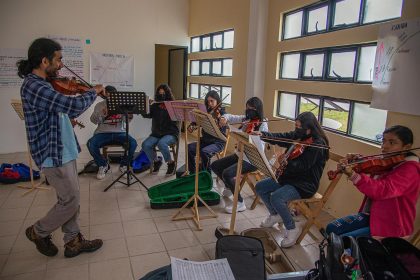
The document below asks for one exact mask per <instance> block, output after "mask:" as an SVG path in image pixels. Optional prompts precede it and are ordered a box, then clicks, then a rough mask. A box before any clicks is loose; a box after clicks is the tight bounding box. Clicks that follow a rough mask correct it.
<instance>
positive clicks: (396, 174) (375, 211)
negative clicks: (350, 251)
mask: <svg viewBox="0 0 420 280" xmlns="http://www.w3.org/2000/svg"><path fill="white" fill-rule="evenodd" d="M412 144H413V132H412V131H411V129H409V128H408V127H405V126H402V125H395V126H392V127H390V128H387V129H385V131H384V132H383V139H382V152H383V153H392V152H396V153H398V152H401V151H404V150H407V149H410V148H411V147H412ZM401 155H402V156H403V157H404V161H402V162H401V163H399V164H397V165H395V166H393V167H390V168H389V170H387V171H385V172H384V173H382V174H380V175H373V176H372V175H367V174H364V173H363V172H356V171H354V170H353V169H352V168H351V166H346V167H345V168H344V170H343V172H344V174H346V175H347V177H348V178H349V180H350V181H351V182H352V183H353V185H354V186H355V187H356V188H357V189H358V190H359V191H360V192H361V193H363V194H364V195H365V197H364V199H363V203H362V205H361V207H360V210H359V213H357V214H354V215H350V216H347V217H343V218H340V219H337V220H334V221H332V222H331V223H329V224H328V225H327V228H326V231H327V233H331V232H334V233H336V234H338V235H343V236H354V237H359V236H372V237H375V238H383V237H409V236H410V235H411V234H412V233H413V230H414V221H415V218H416V204H417V199H418V197H419V193H420V164H419V157H418V156H417V155H416V154H414V153H412V152H406V153H401ZM360 156H361V155H358V154H348V155H347V157H346V159H345V160H344V161H343V162H342V163H341V164H345V163H347V162H348V161H353V160H357V158H358V157H360ZM341 164H339V168H341V167H340V165H341Z"/></svg>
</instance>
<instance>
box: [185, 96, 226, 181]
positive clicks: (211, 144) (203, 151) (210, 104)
mask: <svg viewBox="0 0 420 280" xmlns="http://www.w3.org/2000/svg"><path fill="white" fill-rule="evenodd" d="M221 103H222V100H221V99H220V96H219V94H218V93H217V92H216V91H214V90H210V91H209V92H208V93H207V94H206V96H205V98H204V104H205V105H206V109H207V112H208V113H213V114H214V113H215V112H214V110H217V111H218V113H219V115H220V116H223V115H224V114H225V109H224V108H223V107H221ZM219 121H220V118H219V119H218V120H216V122H218V123H219ZM226 128H227V126H226V125H220V124H219V129H220V131H221V132H222V133H223V134H226ZM189 130H190V132H192V130H191V127H190V128H189ZM225 144H226V142H225V141H223V140H221V139H219V138H216V137H214V136H213V135H210V134H208V133H206V132H205V131H203V132H202V136H201V138H200V158H201V166H200V170H207V171H211V169H210V160H211V158H212V157H213V156H214V155H215V154H217V153H220V152H221V151H222V150H223V149H224V148H225ZM196 150H197V143H196V142H193V143H190V144H188V170H189V172H190V173H195V155H196Z"/></svg>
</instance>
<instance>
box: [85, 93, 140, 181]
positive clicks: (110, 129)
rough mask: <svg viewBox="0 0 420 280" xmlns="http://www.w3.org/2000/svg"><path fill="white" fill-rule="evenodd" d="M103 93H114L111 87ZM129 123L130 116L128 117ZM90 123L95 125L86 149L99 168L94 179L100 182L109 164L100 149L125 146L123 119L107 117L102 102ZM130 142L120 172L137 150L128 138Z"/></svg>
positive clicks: (96, 108) (120, 117) (115, 116)
mask: <svg viewBox="0 0 420 280" xmlns="http://www.w3.org/2000/svg"><path fill="white" fill-rule="evenodd" d="M105 91H106V92H108V93H112V92H116V91H117V90H116V89H115V87H113V86H106V87H105ZM129 119H130V121H131V119H132V116H130V117H129ZM90 120H91V122H93V123H94V124H97V125H98V127H97V128H96V130H95V133H94V135H93V136H92V138H90V139H89V140H88V142H87V148H88V150H89V152H90V154H91V155H92V157H93V159H94V161H95V163H96V164H97V165H98V166H99V170H98V173H97V174H96V178H97V179H98V180H102V179H104V178H105V175H106V173H107V172H108V171H109V168H110V167H109V163H108V160H107V159H106V158H104V156H103V155H102V154H101V151H100V149H101V148H102V147H103V146H106V145H112V144H117V145H125V140H126V139H125V117H124V116H122V115H113V116H108V109H107V106H106V100H103V101H101V102H99V103H98V104H96V105H95V109H94V110H93V113H92V115H91V116H90ZM128 138H129V141H130V150H129V151H128V158H124V159H122V160H121V163H120V171H121V173H124V172H125V171H126V168H127V167H126V166H127V161H128V162H130V161H131V159H132V158H133V155H134V151H135V150H136V148H137V141H136V140H135V139H134V138H133V137H131V136H130V135H129V136H128Z"/></svg>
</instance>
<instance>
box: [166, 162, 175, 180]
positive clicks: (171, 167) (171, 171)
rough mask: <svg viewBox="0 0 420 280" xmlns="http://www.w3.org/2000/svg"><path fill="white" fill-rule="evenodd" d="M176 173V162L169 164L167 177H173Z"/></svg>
mask: <svg viewBox="0 0 420 280" xmlns="http://www.w3.org/2000/svg"><path fill="white" fill-rule="evenodd" d="M174 173H175V161H171V162H168V170H167V171H166V175H168V176H171V175H174Z"/></svg>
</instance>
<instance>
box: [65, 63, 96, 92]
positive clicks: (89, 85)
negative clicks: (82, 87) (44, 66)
mask: <svg viewBox="0 0 420 280" xmlns="http://www.w3.org/2000/svg"><path fill="white" fill-rule="evenodd" d="M63 66H64V68H66V69H67V70H68V71H70V73H72V74H73V75H75V76H76V77H77V78H79V80H81V81H82V82H84V83H85V84H86V85H87V86H88V87H90V88H93V86H92V85H91V84H89V83H88V82H86V81H85V80H84V79H83V78H82V77H80V76H79V75H77V74H76V72H74V71H73V70H71V69H70V68H68V67H67V66H66V65H65V64H63Z"/></svg>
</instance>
